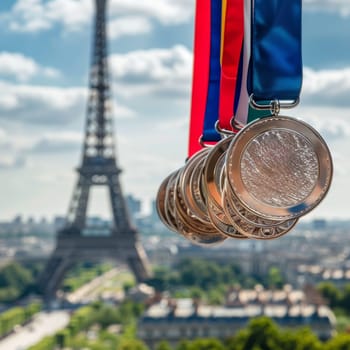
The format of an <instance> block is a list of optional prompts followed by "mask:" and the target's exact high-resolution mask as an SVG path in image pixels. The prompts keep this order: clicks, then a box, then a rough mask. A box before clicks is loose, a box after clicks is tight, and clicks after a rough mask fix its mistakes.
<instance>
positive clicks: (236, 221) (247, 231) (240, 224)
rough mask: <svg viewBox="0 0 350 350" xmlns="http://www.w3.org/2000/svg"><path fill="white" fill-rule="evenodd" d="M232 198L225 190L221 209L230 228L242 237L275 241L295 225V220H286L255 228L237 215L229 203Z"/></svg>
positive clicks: (255, 226)
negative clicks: (227, 219) (277, 223)
mask: <svg viewBox="0 0 350 350" xmlns="http://www.w3.org/2000/svg"><path fill="white" fill-rule="evenodd" d="M231 199H232V197H231V196H230V194H228V193H227V188H226V190H224V192H223V208H224V211H225V213H226V216H227V217H228V218H229V220H230V222H231V224H232V226H233V227H234V228H235V229H236V230H237V231H238V232H240V233H241V234H242V235H244V236H246V237H249V238H254V239H264V240H266V239H275V238H278V237H281V236H283V235H285V234H286V233H288V232H289V231H290V230H291V229H292V228H293V227H294V226H295V225H296V223H297V221H298V220H297V219H293V220H287V221H284V222H282V223H280V224H279V225H277V226H276V225H275V226H264V227H262V226H257V225H255V224H251V223H250V222H248V221H247V220H245V218H244V217H243V216H240V215H238V214H237V211H236V210H235V208H234V206H233V205H232V202H231Z"/></svg>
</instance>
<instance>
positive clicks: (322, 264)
mask: <svg viewBox="0 0 350 350" xmlns="http://www.w3.org/2000/svg"><path fill="white" fill-rule="evenodd" d="M126 199H127V204H128V209H129V211H130V214H131V216H132V219H133V222H134V223H135V224H136V226H137V228H138V230H139V232H140V233H141V234H140V236H141V241H142V244H143V246H144V247H145V250H146V253H147V255H148V257H149V259H150V262H151V264H152V266H153V269H154V271H155V276H154V277H153V278H152V279H151V280H150V281H149V283H148V284H140V285H137V284H135V281H134V279H133V276H132V274H130V272H129V271H128V268H127V266H123V265H122V266H115V265H113V264H111V263H110V262H106V263H104V264H102V265H99V266H98V267H97V268H96V266H95V265H89V264H87V265H86V264H85V265H86V266H84V267H80V268H79V269H78V270H79V271H78V272H77V275H73V276H70V275H68V276H67V279H68V280H69V278H71V279H73V280H74V279H77V280H79V279H80V276H81V275H82V274H84V273H85V272H84V270H85V269H86V270H87V271H91V270H93V271H95V270H96V271H97V270H98V273H96V275H94V274H91V275H90V276H89V278H87V279H86V280H83V282H82V283H81V284H80V285H78V286H77V288H72V285H69V284H67V283H66V280H67V279H66V280H65V282H64V285H63V286H62V288H61V289H60V291H59V292H58V294H57V296H58V299H57V300H56V301H54V302H51V304H50V305H49V309H50V310H47V311H45V310H46V309H45V308H46V307H48V306H47V305H46V306H45V307H44V308H43V309H42V311H41V312H39V313H38V314H36V316H35V317H33V318H30V321H29V325H28V326H26V322H25V323H24V325H22V326H21V325H20V324H16V327H17V329H16V330H15V331H14V330H13V329H11V331H10V332H7V333H6V334H5V335H7V336H5V338H4V339H3V340H2V341H0V349H5V348H6V349H26V348H28V347H26V346H27V345H26V346H23V344H24V343H23V342H24V340H23V339H26V340H25V342H27V341H29V344H31V345H33V349H36V347H35V345H34V344H35V343H37V342H38V341H39V340H41V339H42V338H44V336H45V335H47V334H52V333H54V332H56V331H59V330H61V329H63V328H64V327H66V326H67V325H68V326H69V325H70V322H72V319H71V317H73V316H71V315H72V310H78V311H74V313H73V315H75V314H76V313H77V312H80V310H81V306H83V305H93V304H91V303H96V302H97V301H98V302H99V303H100V302H102V303H107V304H101V305H104V306H101V305H99V306H96V305H95V307H97V308H101V310H102V311H104V312H107V311H106V310H103V308H106V307H108V306H106V305H119V308H120V307H123V305H125V302H126V301H128V302H132V303H136V304H135V305H139V304H142V305H143V306H142V310H144V311H142V312H140V313H139V314H138V313H136V314H137V319H138V321H137V325H138V326H137V329H136V330H135V335H134V336H135V341H136V340H137V341H142V344H144V346H148V347H149V348H150V349H158V348H159V346H161V345H162V344H163V345H164V344H166V346H169V348H170V349H172V348H173V349H177V347H176V346H178V344H180V343H181V340H183V339H186V340H187V341H195V340H196V339H201V338H208V337H210V338H215V339H217V340H219V341H224V340H225V339H229V337H232V336H234V335H235V334H236V333H237V332H238V334H239V331H240V330H243V329H245V327H247V325H249V322H251V320H253V319H255V320H260V322H263V321H261V319H259V317H261V316H268V317H269V319H271V320H273V322H276V324H277V325H278V326H280V327H282V328H283V329H298V328H299V327H301V326H308V327H309V328H310V331H312V332H313V334H314V335H316V336H317V337H318V339H319V341H328V342H329V339H335V338H334V336H335V335H336V334H337V331H338V330H339V324H338V323H339V322H338V321H337V317H336V314H335V313H334V311H336V310H333V309H332V307H331V306H333V305H332V303H334V300H333V299H331V298H330V296H331V295H328V294H327V291H328V292H329V290H328V289H327V288H326V289H322V288H323V287H322V286H328V288H330V287H329V286H332V288H333V289H334V290H338V291H339V293H340V291H342V290H344V289H346V288H349V286H350V248H349V247H348V246H347V245H346V244H344V242H346V241H347V237H348V233H349V231H350V221H328V220H323V219H316V220H313V221H310V222H300V223H299V224H298V225H297V226H296V227H295V228H294V229H293V231H292V232H290V233H289V234H287V235H286V236H284V237H282V238H280V239H276V240H272V241H256V240H247V241H240V240H227V241H226V242H225V243H223V244H221V245H218V246H214V247H210V248H207V247H205V248H203V247H200V246H194V245H192V244H190V243H189V242H188V241H187V240H185V239H184V238H182V237H181V236H180V235H177V234H174V233H172V232H170V231H168V230H167V229H166V228H165V226H164V225H162V224H161V223H160V221H159V219H158V216H157V213H156V209H155V205H154V204H155V203H154V202H153V203H152V205H151V211H150V212H149V213H148V214H147V215H145V214H143V212H142V205H141V200H139V199H138V198H135V197H133V196H132V195H128V196H127V197H126ZM89 221H91V222H93V223H94V225H98V226H99V227H101V228H103V227H108V226H109V225H110V223H109V222H108V221H106V220H103V219H101V218H99V217H92V218H89ZM63 224H64V218H63V217H55V218H54V219H53V220H48V219H46V218H42V219H39V220H35V219H33V218H31V217H29V218H22V217H21V216H20V215H18V216H16V217H15V218H13V220H11V221H9V222H1V223H0V243H1V244H0V264H1V266H3V268H4V267H6V266H11V264H14V262H16V264H17V263H18V264H20V265H22V266H24V267H26V266H30V265H31V264H39V265H40V264H43V263H44V262H45V261H46V260H47V259H48V258H49V256H50V253H51V252H52V250H53V248H54V246H55V233H56V232H57V230H59V229H60V228H62V225H63ZM186 264H188V265H187V267H186ZM206 264H208V265H207V266H206ZM201 266H202V267H201ZM214 267H215V268H217V269H218V270H215V269H214V270H213V268H214ZM228 267H229V269H230V268H231V270H227V271H226V270H225V271H226V272H225V273H226V274H228V275H227V276H226V277H223V279H222V280H219V279H218V278H219V277H218V276H221V274H222V273H223V272H222V271H220V268H222V269H227V268H228ZM186 268H187V269H188V270H186ZM182 269H185V270H184V271H182ZM202 269H207V270H208V271H206V272H204V271H201V270H202ZM229 271H231V272H229ZM233 271H234V272H233ZM176 273H178V275H179V276H181V278H183V279H184V280H186V279H187V280H190V283H187V285H186V283H185V282H184V281H182V282H179V281H177V282H174V281H171V280H172V278H173V279H176V278H179V277H176V278H175V277H174V276H175V275H176ZM201 273H209V277H208V276H207V279H208V278H209V279H208V281H207V282H205V280H203V279H201V277H200V276H201ZM230 273H231V274H232V276H233V277H232V276H230ZM186 274H187V275H186ZM196 274H197V275H198V276H197V277H198V280H196V278H195V277H194V276H195V275H196ZM203 278H204V277H203ZM220 278H221V277H220ZM4 279H6V278H4V277H2V275H1V272H0V298H1V290H2V288H4V287H8V286H6V285H5V284H6V283H5V282H4V281H3V284H2V285H1V281H2V280H4ZM192 280H193V281H192ZM191 281H192V282H191ZM187 282H188V281H187ZM4 283H5V284H4ZM181 283H182V284H181ZM206 283H207V284H206ZM216 284H217V286H216ZM206 285H207V286H210V287H208V288H209V289H212V288H214V286H215V288H214V289H215V293H217V294H215V293H214V294H210V293H212V291H210V293H209V294H208V295H206V292H208V290H206V289H207V287H206ZM320 286H321V287H322V288H321V289H320ZM34 290H35V288H34ZM324 291H326V294H322V293H323V292H324ZM213 295H214V296H213ZM38 298H39V299H38ZM33 300H34V302H37V301H38V300H39V302H40V297H39V296H38V295H37V294H36V293H35V292H32V293H29V294H28V293H24V295H23V297H20V298H14V299H13V300H12V301H11V302H9V303H6V302H5V303H3V306H2V308H3V310H7V309H9V308H10V310H11V308H12V307H13V306H14V305H18V303H20V304H22V305H28V303H29V305H31V304H30V303H32V302H33ZM40 303H41V302H40ZM85 307H91V306H85ZM117 307H118V306H117ZM345 310H346V309H345ZM102 311H101V312H102ZM338 312H339V310H338ZM5 313H6V312H5ZM116 320H118V317H116ZM46 322H50V327H44V328H43V327H42V326H40V325H43V324H45V323H46ZM114 322H115V321H114ZM271 322H272V321H271ZM0 323H1V317H0ZM107 323H108V322H107ZM112 323H113V322H112ZM120 323H121V324H123V322H116V323H115V324H114V323H113V324H109V323H108V327H110V326H112V325H114V328H111V329H112V330H113V331H112V333H113V332H114V333H113V334H115V337H116V339H118V337H121V336H122V335H123V327H122V326H121V325H120ZM346 324H347V323H346ZM97 326H98V328H97V329H95V328H96V327H97ZM270 326H271V325H270ZM91 327H92V328H91ZM94 327H95V328H94ZM100 327H101V325H99V322H97V321H96V320H95V321H94V322H92V324H89V327H86V328H84V329H85V331H86V332H90V333H86V334H90V335H91V334H94V336H93V339H95V340H96V339H97V338H99V337H100V331H101V330H100ZM118 327H119V328H118ZM124 327H125V325H124ZM342 327H343V328H344V325H342ZM46 328H47V329H46ZM45 329H46V331H47V333H45ZM344 329H347V328H344ZM42 332H43V333H42ZM58 334H61V333H58ZM60 337H62V334H61V335H60V336H57V334H56V336H55V337H54V339H55V341H56V343H57V342H59V341H63V340H62V339H61V340H59V339H60ZM71 337H72V335H71ZM332 337H333V338H332ZM66 338H67V337H66ZM66 341H67V339H66ZM89 341H91V339H90V340H89ZM164 341H166V342H164ZM21 344H22V345H21ZM38 344H40V342H39V343H38ZM67 344H71V343H69V342H68V343H67ZM159 344H161V345H159ZM325 344H327V343H325ZM40 346H42V345H40ZM55 346H57V344H56V345H55ZM135 346H136V345H135ZM62 347H63V345H62ZM41 348H42V349H46V348H47V349H51V347H49V346H47V347H38V349H41ZM68 348H69V349H70V348H72V349H73V348H74V347H67V349H68ZM87 348H90V347H87ZM109 348H111V349H112V348H113V347H106V349H109ZM198 349H201V348H200V347H198ZM215 349H216V348H215Z"/></svg>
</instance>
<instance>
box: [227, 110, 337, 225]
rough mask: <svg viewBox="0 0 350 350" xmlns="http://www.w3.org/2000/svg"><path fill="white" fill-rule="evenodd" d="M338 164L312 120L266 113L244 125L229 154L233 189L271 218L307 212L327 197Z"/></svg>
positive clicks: (255, 210) (256, 210) (250, 206)
mask: <svg viewBox="0 0 350 350" xmlns="http://www.w3.org/2000/svg"><path fill="white" fill-rule="evenodd" d="M332 174H333V165H332V159H331V154H330V152H329V149H328V147H327V145H326V143H325V141H324V140H323V138H322V137H321V136H320V134H319V133H318V132H317V131H316V130H315V129H313V128H312V127H311V126H310V125H308V124H306V123H304V122H302V121H300V120H296V119H294V118H290V117H284V116H276V115H274V116H271V117H266V118H263V119H260V120H257V121H254V122H253V123H251V124H248V125H247V126H246V127H245V128H243V129H242V130H241V131H240V132H239V133H238V134H237V136H236V138H235V140H234V141H233V142H232V143H231V145H230V147H229V149H228V151H227V156H226V177H227V181H228V184H229V186H230V190H231V191H233V192H234V194H235V195H236V197H237V199H238V200H239V201H240V203H241V204H242V206H244V207H245V208H246V209H248V210H249V211H251V212H252V213H254V214H256V215H258V216H260V217H262V218H265V219H271V220H281V221H283V220H288V219H293V218H297V217H300V216H303V215H305V214H306V213H308V212H309V211H311V210H312V209H313V208H314V207H315V206H316V205H318V204H319V203H320V202H321V201H322V199H323V198H324V197H325V195H326V193H327V192H328V189H329V187H330V184H331V180H332Z"/></svg>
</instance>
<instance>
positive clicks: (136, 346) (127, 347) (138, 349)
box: [119, 339, 148, 350]
mask: <svg viewBox="0 0 350 350" xmlns="http://www.w3.org/2000/svg"><path fill="white" fill-rule="evenodd" d="M119 350H148V347H147V346H146V345H145V344H144V343H143V342H142V341H140V340H137V339H127V340H123V341H122V342H121V343H120V345H119Z"/></svg>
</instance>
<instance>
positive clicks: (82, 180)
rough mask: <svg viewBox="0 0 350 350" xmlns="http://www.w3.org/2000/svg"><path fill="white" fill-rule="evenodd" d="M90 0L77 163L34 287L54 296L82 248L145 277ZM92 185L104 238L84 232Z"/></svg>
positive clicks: (102, 1)
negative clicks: (102, 205) (103, 190)
mask: <svg viewBox="0 0 350 350" xmlns="http://www.w3.org/2000/svg"><path fill="white" fill-rule="evenodd" d="M95 3H96V16H95V32H94V49H93V55H92V63H91V71H90V81H89V94H88V106H87V116H86V126H85V138H84V144H83V154H82V162H81V166H80V167H79V168H78V181H77V184H76V186H75V189H74V191H73V196H72V199H71V203H70V206H69V210H68V215H67V220H66V225H65V227H64V228H63V229H62V230H61V231H60V232H58V235H57V243H56V248H55V250H54V252H53V253H52V256H51V258H50V260H49V261H48V263H47V265H46V267H45V269H44V271H43V273H42V275H41V276H40V278H39V286H40V287H41V289H42V291H43V293H44V294H45V296H46V297H47V298H51V297H53V296H54V294H55V292H56V290H57V288H58V287H59V285H60V283H61V281H62V279H63V277H64V275H65V273H66V271H67V269H68V268H69V267H70V266H71V264H72V263H73V262H76V261H79V259H86V254H85V253H86V251H89V252H91V254H92V256H90V259H91V258H93V257H94V256H98V257H100V258H103V257H105V258H113V259H116V260H118V261H119V260H120V262H126V263H127V264H128V265H129V267H130V268H131V270H132V271H133V272H134V274H135V277H136V279H137V280H138V281H142V280H144V279H146V278H148V277H149V276H150V269H149V263H148V260H147V256H146V254H145V252H144V250H143V247H142V245H141V243H140V241H139V237H138V234H137V232H136V230H135V228H134V227H133V225H132V223H131V220H130V217H129V213H128V210H127V206H126V202H125V199H124V196H123V193H122V188H121V185H120V180H119V175H120V172H121V170H120V169H119V167H118V165H117V160H116V155H115V147H114V144H115V143H114V130H113V115H112V110H111V106H112V105H113V101H112V98H111V93H110V86H109V76H108V65H107V62H108V55H107V38H106V0H95ZM92 186H105V187H107V188H108V190H109V195H110V201H111V207H112V216H113V223H112V228H111V230H110V236H109V237H107V239H106V237H103V236H99V235H98V234H96V235H95V236H93V237H90V236H89V237H86V236H84V235H83V231H84V230H85V229H86V228H87V220H86V219H87V218H86V212H87V205H88V201H89V193H90V188H91V187H92ZM67 242H68V243H67ZM63 247H64V248H63Z"/></svg>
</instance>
